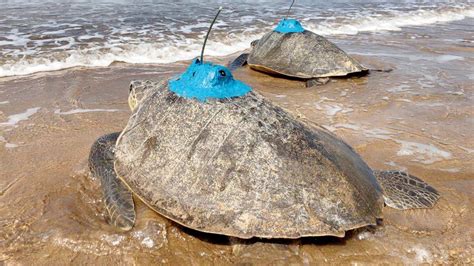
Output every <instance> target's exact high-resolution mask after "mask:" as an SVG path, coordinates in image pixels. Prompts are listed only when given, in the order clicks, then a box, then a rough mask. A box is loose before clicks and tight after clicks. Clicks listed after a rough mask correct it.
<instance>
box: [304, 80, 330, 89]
mask: <svg viewBox="0 0 474 266" xmlns="http://www.w3.org/2000/svg"><path fill="white" fill-rule="evenodd" d="M328 82H329V78H314V79H308V80H307V81H306V88H311V87H313V86H320V85H324V84H326V83H328Z"/></svg>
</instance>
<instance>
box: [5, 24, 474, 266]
mask: <svg viewBox="0 0 474 266" xmlns="http://www.w3.org/2000/svg"><path fill="white" fill-rule="evenodd" d="M445 27H448V26H445ZM418 30H419V29H417V28H412V29H406V30H405V31H403V32H401V33H400V36H397V38H395V37H393V38H394V39H393V40H391V41H390V42H389V41H387V40H386V39H387V36H382V35H380V36H379V35H357V36H353V37H352V38H351V39H350V40H348V39H340V40H335V42H336V43H340V44H341V46H343V47H344V48H348V47H350V49H348V50H349V51H351V50H352V51H354V52H358V53H359V55H356V56H357V57H358V59H359V60H360V61H361V62H364V63H365V64H366V65H367V66H369V67H374V68H376V67H377V66H380V65H383V66H385V67H391V68H394V70H393V71H392V72H390V73H384V72H374V73H372V74H370V75H369V76H368V77H362V78H351V79H347V80H346V79H336V80H334V81H331V82H330V83H328V84H326V85H324V86H321V87H316V88H311V89H308V88H305V87H304V83H303V82H299V81H294V80H293V81H288V80H285V79H280V78H274V77H271V76H267V75H265V74H262V73H258V72H254V71H250V70H249V69H248V68H242V69H239V70H238V71H237V72H236V73H235V75H236V76H237V78H239V79H241V80H244V81H245V82H246V83H248V84H250V85H251V86H253V87H254V89H256V90H257V91H259V92H261V93H262V94H263V95H264V96H266V97H268V98H269V99H271V100H272V101H273V102H275V103H276V104H278V105H280V106H282V107H283V108H285V109H287V110H288V111H290V112H291V113H293V114H295V115H296V116H297V117H299V119H302V120H304V121H306V122H307V123H309V124H320V125H323V126H325V127H326V128H328V129H330V130H332V131H333V132H335V133H336V134H337V135H339V136H341V137H342V138H343V139H344V140H346V141H347V142H348V143H350V144H351V145H352V146H353V147H354V148H355V149H356V150H357V152H359V153H360V154H361V155H362V157H363V158H364V159H365V161H366V162H368V164H369V165H370V166H371V167H372V168H374V169H406V170H407V171H409V172H410V173H412V174H414V175H416V176H419V177H421V178H423V179H424V180H426V181H427V182H428V183H430V184H432V185H433V186H434V187H436V188H437V189H438V190H439V191H440V193H441V195H442V198H441V199H440V201H439V203H438V204H437V205H436V206H435V208H433V209H430V210H411V211H397V210H393V209H390V208H385V209H384V219H383V221H381V224H380V225H379V226H377V227H369V228H363V229H359V230H355V231H351V232H348V233H347V235H346V237H344V238H341V239H339V238H334V237H321V238H304V239H300V240H291V241H290V240H260V239H252V240H248V241H239V240H237V239H229V238H227V237H223V236H216V235H210V234H204V233H200V232H196V231H192V230H189V229H186V228H183V227H181V226H179V225H176V224H174V223H172V222H170V221H168V220H166V219H164V218H162V217H160V216H159V215H158V214H156V213H154V212H152V211H151V210H149V209H148V208H146V207H145V206H143V205H142V204H138V212H137V216H138V220H137V224H136V227H135V228H134V229H133V230H132V231H130V232H127V233H122V232H118V231H115V230H114V228H113V227H111V226H109V225H108V224H107V223H106V221H105V217H104V213H105V212H104V206H103V202H102V199H101V195H100V190H99V183H98V180H94V179H92V178H91V176H90V175H89V172H88V169H87V156H88V153H89V148H90V145H91V144H92V143H93V141H94V140H95V139H96V138H97V137H98V136H100V135H102V134H104V133H108V132H114V131H119V130H121V129H122V128H123V127H124V125H125V123H126V121H127V119H128V116H129V113H128V112H127V111H126V110H127V109H128V108H127V93H128V90H127V87H128V84H129V82H130V80H133V79H145V78H146V79H162V78H168V77H170V76H171V75H173V73H177V72H178V71H182V70H183V69H184V67H185V65H186V64H187V63H175V64H172V65H154V66H146V65H144V66H137V65H135V66H130V65H120V64H117V65H115V66H113V67H110V68H97V69H70V70H63V71H59V72H51V73H44V74H37V75H33V76H29V77H23V78H16V79H15V78H3V79H2V80H1V83H0V96H1V97H2V99H1V101H2V103H3V102H8V104H2V105H0V121H1V122H0V123H3V124H2V126H0V158H1V159H0V163H1V167H0V176H1V177H2V178H1V179H0V197H1V200H0V214H1V215H0V217H1V218H0V224H1V229H0V261H1V262H5V263H6V264H15V263H22V264H31V263H37V264H46V263H51V262H53V263H55V264H64V263H94V264H101V263H126V264H138V263H156V262H158V263H173V264H175V263H176V264H177V263H180V264H184V263H186V264H202V263H207V264H211V263H215V264H217V263H219V264H232V263H252V264H260V263H262V264H289V263H297V264H318V263H337V264H340V263H371V264H376V263H379V262H381V261H384V262H387V263H405V264H416V263H458V264H463V263H464V264H470V263H473V262H474V260H473V254H474V253H473V252H474V249H473V244H472V243H474V241H473V240H474V239H473V236H474V231H473V228H472V225H471V221H472V219H473V218H474V215H473V213H472V211H473V207H472V206H474V205H473V203H474V202H473V201H474V195H473V191H474V189H473V188H474V183H473V176H474V169H473V161H474V155H473V152H472V151H473V150H474V143H473V139H472V132H473V129H474V128H473V123H472V116H473V109H472V102H473V92H474V88H473V85H472V79H470V78H469V75H470V74H471V72H472V71H470V70H469V69H472V64H473V63H474V59H473V57H472V54H473V51H474V48H473V47H472V46H469V45H468V44H467V45H465V42H462V41H460V42H458V43H454V44H453V43H448V42H446V41H445V40H446V39H447V38H448V37H450V36H449V34H451V33H450V32H449V31H447V30H445V29H444V28H442V27H440V28H439V29H438V31H439V32H442V33H443V34H444V35H443V34H441V33H438V34H433V35H430V34H431V32H430V31H429V30H425V31H424V32H422V33H423V34H425V35H430V36H431V37H430V38H424V39H422V40H417V42H416V45H414V42H411V40H412V39H411V38H410V36H412V35H414V34H419V33H417V31H418ZM368 39H370V41H368ZM458 39H459V38H458ZM367 43H370V47H369V48H370V51H371V52H373V53H374V54H377V55H371V54H368V53H366V51H367V50H368V48H367ZM387 43H388V44H387ZM446 43H448V44H449V45H446ZM380 51H385V52H384V53H385V54H386V55H380V53H379V52H380ZM387 54H403V55H405V56H416V58H415V57H414V58H413V60H406V58H400V57H397V56H391V55H387ZM443 54H448V55H454V56H457V57H462V58H463V60H457V57H456V58H454V57H449V58H448V57H441V58H444V59H443V60H441V61H442V62H440V60H437V58H440V56H442V55H443ZM228 59H229V58H220V59H217V60H218V61H221V62H226V61H227V60H228ZM447 59H450V60H448V61H446V60H447ZM28 110H29V111H28ZM111 110H114V111H111ZM5 123H6V124H8V125H6V124H5ZM13 125H14V126H13ZM7 144H15V145H17V146H15V147H12V146H8V145H7Z"/></svg>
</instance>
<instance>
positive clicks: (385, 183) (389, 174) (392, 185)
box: [374, 171, 439, 210]
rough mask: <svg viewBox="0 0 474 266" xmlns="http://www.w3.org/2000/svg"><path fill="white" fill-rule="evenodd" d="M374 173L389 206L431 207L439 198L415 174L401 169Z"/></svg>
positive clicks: (401, 207)
mask: <svg viewBox="0 0 474 266" xmlns="http://www.w3.org/2000/svg"><path fill="white" fill-rule="evenodd" d="M374 175H375V178H376V179H377V181H378V182H379V184H380V186H381V187H382V189H383V197H384V200H385V204H386V205H387V206H389V207H392V208H395V209H399V210H407V209H418V208H431V207H433V206H434V205H435V203H436V202H437V201H438V199H439V193H438V191H436V189H434V188H433V187H432V186H430V185H428V184H427V183H426V182H425V181H423V180H421V179H419V178H418V177H416V176H412V175H409V174H407V173H405V172H402V171H374Z"/></svg>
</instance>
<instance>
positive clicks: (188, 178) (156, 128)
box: [115, 83, 383, 238]
mask: <svg viewBox="0 0 474 266" xmlns="http://www.w3.org/2000/svg"><path fill="white" fill-rule="evenodd" d="M116 157H117V158H116V162H115V169H116V171H117V173H118V175H119V176H120V178H121V179H122V180H123V181H124V182H125V183H126V184H127V186H128V187H129V188H130V189H131V190H132V191H133V192H134V193H135V194H136V195H138V196H139V197H140V198H141V199H142V200H143V201H144V202H145V203H146V204H147V205H148V206H150V207H151V208H152V209H154V210H155V211H156V212H158V213H160V214H162V215H163V216H165V217H167V218H169V219H171V220H173V221H175V222H177V223H179V224H182V225H184V226H186V227H189V228H192V229H195V230H199V231H203V232H209V233H217V234H223V235H229V236H236V237H240V238H251V237H263V238H299V237H303V236H322V235H334V236H344V234H345V231H347V230H350V229H354V228H358V227H362V226H366V225H373V224H376V219H377V218H380V217H381V212H382V207H383V197H382V193H381V189H380V187H379V185H378V184H377V182H376V180H375V177H374V176H373V173H372V170H371V169H370V168H369V167H368V166H367V164H366V163H365V162H364V161H363V160H362V159H361V158H360V156H359V155H358V154H357V153H355V151H354V150H353V149H352V148H351V147H350V146H348V145H347V144H346V143H344V142H343V141H342V140H341V139H339V138H337V137H336V136H334V135H333V134H331V133H329V132H328V131H326V130H324V129H322V128H313V127H309V126H308V125H306V124H304V123H302V122H299V121H297V120H296V119H295V118H294V117H293V116H292V115H291V114H289V113H287V112H286V111H284V110H283V109H281V108H279V107H277V106H275V105H273V104H272V103H271V102H269V101H267V100H265V99H264V98H263V97H262V96H260V95H259V94H258V93H256V92H253V91H251V92H249V93H248V94H246V95H245V96H242V97H237V98H231V99H220V100H208V101H206V102H202V101H197V100H195V99H186V98H183V97H179V96H177V95H176V94H175V93H174V92H171V91H170V90H169V89H168V85H167V84H166V83H163V84H162V85H159V86H156V87H155V88H153V91H151V92H150V93H149V94H148V95H147V97H146V98H145V99H144V100H143V102H142V103H141V104H140V106H139V107H138V108H137V109H136V110H135V112H134V113H133V115H132V117H131V118H130V120H129V122H128V124H127V126H126V128H125V129H124V130H123V132H122V134H121V136H120V137H119V139H118V141H117V145H116Z"/></svg>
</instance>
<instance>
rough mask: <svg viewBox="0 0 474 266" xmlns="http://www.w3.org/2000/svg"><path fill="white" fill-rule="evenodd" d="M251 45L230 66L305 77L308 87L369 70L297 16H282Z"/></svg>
mask: <svg viewBox="0 0 474 266" xmlns="http://www.w3.org/2000/svg"><path fill="white" fill-rule="evenodd" d="M293 3H294V1H293ZM293 3H292V5H293ZM290 9H291V6H290ZM288 13H289V10H288ZM251 48H252V49H251V52H250V54H248V53H244V54H241V55H240V56H239V57H237V58H236V59H235V60H234V61H233V62H232V63H231V64H230V65H229V68H230V69H231V70H232V71H233V70H235V69H236V68H238V67H240V66H243V65H245V64H248V65H249V66H250V67H251V68H252V69H255V70H259V71H262V72H266V73H270V74H277V75H282V76H287V77H292V78H298V79H303V80H306V86H307V87H311V86H314V85H319V84H324V83H326V82H327V81H329V78H330V77H342V76H349V75H364V74H366V73H368V69H367V68H365V67H363V66H362V65H361V64H359V62H357V60H355V59H354V58H352V57H350V56H349V55H347V54H346V53H345V52H344V51H342V50H341V49H340V48H339V47H337V46H336V45H335V44H334V43H332V42H330V41H329V40H327V39H326V38H324V37H323V36H320V35H318V34H316V33H313V32H311V31H309V30H305V29H304V28H303V26H302V25H301V23H300V22H299V21H298V20H296V19H288V18H284V19H282V20H281V21H280V22H279V23H278V25H277V27H276V28H275V29H274V30H272V31H270V32H268V33H267V34H265V35H264V36H263V37H262V38H261V39H259V40H255V41H253V42H252V43H251Z"/></svg>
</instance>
